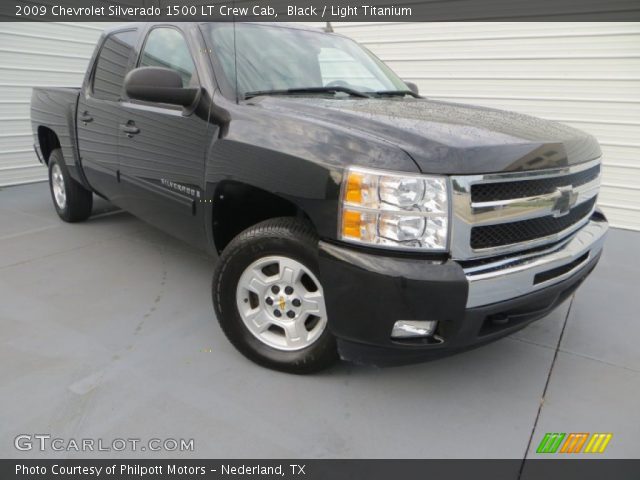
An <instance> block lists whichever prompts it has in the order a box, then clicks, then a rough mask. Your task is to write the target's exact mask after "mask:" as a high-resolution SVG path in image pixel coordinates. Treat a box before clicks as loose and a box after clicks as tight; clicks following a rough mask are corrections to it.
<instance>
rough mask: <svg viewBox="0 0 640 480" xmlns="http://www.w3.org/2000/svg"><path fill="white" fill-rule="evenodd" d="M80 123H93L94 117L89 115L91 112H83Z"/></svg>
mask: <svg viewBox="0 0 640 480" xmlns="http://www.w3.org/2000/svg"><path fill="white" fill-rule="evenodd" d="M80 121H81V122H83V123H84V124H85V125H86V124H87V123H89V122H93V117H92V116H91V115H89V112H82V115H80Z"/></svg>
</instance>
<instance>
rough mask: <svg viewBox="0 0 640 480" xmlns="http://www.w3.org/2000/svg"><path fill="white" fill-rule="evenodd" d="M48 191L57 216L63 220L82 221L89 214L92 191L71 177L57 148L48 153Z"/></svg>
mask: <svg viewBox="0 0 640 480" xmlns="http://www.w3.org/2000/svg"><path fill="white" fill-rule="evenodd" d="M49 191H50V192H51V199H52V200H53V206H54V207H55V209H56V212H57V213H58V216H59V217H60V218H61V219H62V220H64V221H65V222H70V223H74V222H82V221H84V220H86V219H87V218H89V217H90V216H91V209H92V208H93V193H92V192H91V191H89V190H87V189H86V188H84V187H83V186H82V185H80V184H79V183H78V182H76V181H75V180H74V179H73V178H71V176H70V175H69V172H68V171H67V167H66V164H65V163H64V157H63V156H62V151H61V150H60V149H59V148H57V149H55V150H54V151H52V152H51V155H49Z"/></svg>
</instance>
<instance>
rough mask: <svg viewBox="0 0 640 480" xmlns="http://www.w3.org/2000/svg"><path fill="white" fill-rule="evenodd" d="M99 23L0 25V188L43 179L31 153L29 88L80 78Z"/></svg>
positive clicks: (72, 84) (42, 171)
mask: <svg viewBox="0 0 640 480" xmlns="http://www.w3.org/2000/svg"><path fill="white" fill-rule="evenodd" d="M102 28H103V27H102V24H97V23H93V24H92V23H40V22H37V23H36V22H24V23H17V22H16V23H13V22H2V23H0V186H4V185H16V184H20V183H29V182H35V181H41V180H45V179H46V170H45V169H44V168H43V167H42V166H41V165H40V164H39V163H38V160H37V158H36V156H35V153H34V152H33V137H32V135H31V124H30V123H29V102H30V100H31V87H35V86H51V85H55V86H63V87H75V86H79V85H80V83H81V82H82V78H83V76H84V72H85V69H86V66H87V63H88V61H89V58H90V57H91V54H92V53H93V49H94V47H95V44H96V40H97V39H98V37H99V35H100V33H101V32H102Z"/></svg>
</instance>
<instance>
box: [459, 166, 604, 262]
mask: <svg viewBox="0 0 640 480" xmlns="http://www.w3.org/2000/svg"><path fill="white" fill-rule="evenodd" d="M451 185H452V188H451V191H452V203H453V218H452V243H451V251H452V255H453V257H454V258H456V259H460V260H465V259H473V258H481V257H489V256H495V255H504V254H509V253H511V252H516V251H522V250H526V249H529V248H535V247H538V246H541V245H546V244H550V243H553V242H556V241H558V240H561V239H563V238H565V237H567V236H568V235H570V234H571V233H573V232H574V231H576V230H577V229H579V228H580V227H581V226H583V225H584V224H585V223H586V222H587V221H588V220H589V217H590V216H591V214H592V213H593V210H594V209H595V203H596V199H597V195H598V191H599V188H600V159H597V160H593V161H590V162H586V163H582V164H579V165H573V166H571V167H563V168H557V169H552V170H540V171H531V172H513V173H501V174H486V175H465V176H453V177H451Z"/></svg>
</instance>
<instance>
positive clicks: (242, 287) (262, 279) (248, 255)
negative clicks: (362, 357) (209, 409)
mask: <svg viewBox="0 0 640 480" xmlns="http://www.w3.org/2000/svg"><path fill="white" fill-rule="evenodd" d="M317 248H318V239H317V237H316V235H315V233H314V232H313V229H312V228H311V227H310V226H309V225H308V224H307V223H306V222H303V221H301V220H297V219H293V218H277V219H273V220H267V221H266V222H262V223H259V224H258V225H255V226H254V227H251V228H249V229H248V230H246V231H244V232H243V233H241V234H240V235H239V236H238V237H236V238H235V239H234V240H233V241H232V242H231V243H230V244H229V245H228V246H227V248H226V249H225V250H224V252H223V253H222V256H221V257H220V260H219V262H218V266H217V268H216V271H215V273H214V278H213V303H214V306H215V310H216V314H217V316H218V321H219V322H220V325H221V327H222V329H223V331H224V333H225V334H226V336H227V338H228V339H229V340H230V341H231V343H233V345H234V346H235V347H236V348H237V349H238V350H239V351H240V352H241V353H242V354H244V355H245V356H246V357H247V358H249V359H251V360H253V361H254V362H256V363H258V364H260V365H263V366H266V367H269V368H273V369H276V370H281V371H286V372H290V373H311V372H316V371H319V370H322V369H325V368H327V367H329V366H330V365H332V364H333V363H334V362H336V361H337V359H338V354H337V349H336V342H335V338H334V337H333V335H331V333H330V332H329V330H328V328H327V311H326V305H325V300H324V293H323V289H322V285H321V283H320V280H319V279H318V262H317Z"/></svg>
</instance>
